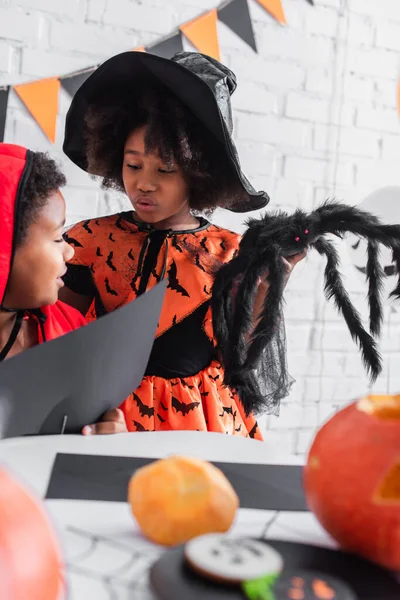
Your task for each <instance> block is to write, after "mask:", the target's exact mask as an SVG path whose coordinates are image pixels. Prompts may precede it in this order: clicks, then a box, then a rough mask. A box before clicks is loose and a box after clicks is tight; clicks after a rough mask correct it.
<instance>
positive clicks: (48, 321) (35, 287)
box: [0, 143, 126, 433]
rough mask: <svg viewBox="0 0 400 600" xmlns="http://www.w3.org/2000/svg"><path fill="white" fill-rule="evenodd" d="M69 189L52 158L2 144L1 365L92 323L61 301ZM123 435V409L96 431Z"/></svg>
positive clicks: (111, 413)
mask: <svg viewBox="0 0 400 600" xmlns="http://www.w3.org/2000/svg"><path fill="white" fill-rule="evenodd" d="M63 185H65V177H64V175H63V174H62V173H61V172H60V171H59V170H58V168H57V166H56V164H55V162H54V161H53V160H51V159H50V158H48V157H47V155H45V154H43V153H40V152H31V151H30V150H27V149H26V148H23V147H21V146H17V145H13V144H3V143H0V361H3V360H5V359H8V358H10V357H12V356H15V355H17V354H19V353H20V352H22V351H24V350H27V349H28V348H31V347H32V346H35V345H36V344H41V343H43V342H45V341H48V340H52V339H55V338H57V337H59V336H61V335H64V334H66V333H69V332H70V331H73V330H74V329H77V328H78V327H81V326H82V325H85V324H86V320H85V319H84V317H83V316H82V315H81V313H80V312H78V311H77V310H75V309H74V308H72V307H70V306H68V305H67V304H64V303H63V302H60V301H59V300H58V292H59V290H60V288H61V287H62V286H63V285H64V284H63V280H62V277H63V275H64V273H65V271H66V261H68V260H70V259H71V258H72V257H73V255H74V250H73V248H72V247H71V246H70V245H69V244H67V243H66V242H65V240H64V239H63V237H62V231H63V227H64V223H65V201H64V198H63V196H62V194H61V192H60V190H59V188H60V187H61V186H63ZM44 367H45V365H44ZM119 431H126V428H125V422H124V419H123V415H122V413H121V412H120V411H119V410H118V409H117V410H113V411H109V412H108V413H106V414H105V415H104V417H103V422H101V423H96V425H95V428H94V431H93V432H94V433H116V432H119Z"/></svg>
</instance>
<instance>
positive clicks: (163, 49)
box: [0, 0, 314, 143]
mask: <svg viewBox="0 0 400 600" xmlns="http://www.w3.org/2000/svg"><path fill="white" fill-rule="evenodd" d="M249 1H250V0H226V1H224V2H223V3H222V4H220V5H219V6H218V7H217V8H214V9H212V10H208V11H207V12H204V13H202V14H201V15H199V16H198V17H196V18H195V19H192V20H190V21H187V22H186V23H182V24H181V25H180V26H179V27H178V29H177V30H176V31H174V32H173V33H172V34H170V35H168V36H167V37H165V38H163V39H161V40H159V41H158V42H156V43H154V44H152V45H150V46H139V47H137V48H133V49H132V51H135V52H149V53H150V54H155V55H157V56H160V57H162V58H172V56H173V55H174V54H176V53H177V52H181V51H182V50H183V37H184V38H186V39H187V40H189V42H190V43H191V44H192V45H193V46H194V47H195V48H196V49H197V50H198V51H199V52H201V53H203V54H207V55H209V56H212V57H213V58H216V59H217V60H220V48H219V41H218V21H221V22H222V23H224V24H225V25H226V26H227V27H229V28H230V29H231V31H233V32H234V33H235V34H236V35H237V36H238V37H240V38H241V39H242V40H243V41H244V42H245V43H246V44H247V45H248V46H249V47H250V48H252V49H253V50H254V52H257V44H256V38H255V35H254V30H253V24H252V21H251V16H250V10H249V4H248V2H249ZM255 1H256V2H257V3H258V4H259V5H260V6H262V7H263V8H264V9H265V10H266V11H267V12H268V14H269V15H270V16H271V18H273V19H275V20H276V21H277V23H279V24H280V25H285V24H286V17H285V13H284V10H283V6H282V0H255ZM306 2H308V3H309V4H311V5H314V1H313V0H306ZM98 66H99V65H97V64H96V65H92V66H90V67H87V68H85V69H82V70H80V71H78V72H75V73H68V74H66V75H60V76H58V77H50V78H45V79H38V80H35V81H31V82H28V83H23V84H19V85H13V86H7V85H6V86H4V87H0V142H2V141H4V132H5V124H6V118H7V107H8V98H9V92H10V89H13V90H14V91H15V92H16V94H17V95H18V97H19V98H20V100H21V101H22V102H23V104H24V105H25V107H26V108H27V110H28V112H29V113H30V114H31V116H32V117H33V119H34V120H35V121H36V123H37V125H38V126H39V127H40V129H41V130H42V132H43V134H44V135H45V136H46V137H47V138H48V140H49V141H50V142H52V143H54V142H55V139H56V124H57V114H58V99H59V93H60V88H62V89H63V90H65V91H66V92H67V94H68V95H69V96H70V97H71V98H72V97H73V96H74V95H75V93H76V92H77V90H78V89H79V88H80V86H81V85H82V84H83V83H84V82H85V81H86V79H87V78H88V77H89V76H90V75H91V74H92V73H93V71H95V70H96V69H97V67H98Z"/></svg>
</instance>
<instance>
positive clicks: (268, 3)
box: [257, 0, 286, 23]
mask: <svg viewBox="0 0 400 600" xmlns="http://www.w3.org/2000/svg"><path fill="white" fill-rule="evenodd" d="M257 2H258V4H261V6H262V7H263V8H265V10H267V11H268V12H269V14H270V15H271V16H272V17H274V19H276V20H277V21H279V23H286V17H285V13H284V12H283V6H282V2H281V0H257Z"/></svg>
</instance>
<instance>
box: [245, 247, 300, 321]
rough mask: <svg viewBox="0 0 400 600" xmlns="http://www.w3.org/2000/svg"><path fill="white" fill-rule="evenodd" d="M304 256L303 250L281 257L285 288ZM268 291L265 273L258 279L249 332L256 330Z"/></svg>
mask: <svg viewBox="0 0 400 600" xmlns="http://www.w3.org/2000/svg"><path fill="white" fill-rule="evenodd" d="M306 254H307V250H304V251H303V252H300V253H299V254H294V255H293V256H290V257H288V258H283V257H282V260H283V263H284V265H285V267H286V274H285V286H286V284H287V282H288V281H289V277H290V275H291V274H292V271H293V269H294V267H295V266H296V265H297V263H298V262H300V261H301V260H303V258H304V257H305V256H306ZM268 290H269V281H268V273H266V275H265V276H264V277H262V278H260V281H259V284H258V290H257V293H256V297H255V299H254V305H253V326H252V328H251V332H253V331H254V329H255V328H256V326H257V324H258V322H259V320H260V314H261V312H262V310H263V308H264V303H265V300H266V297H267V295H268ZM251 332H250V333H251Z"/></svg>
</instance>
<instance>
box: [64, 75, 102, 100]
mask: <svg viewBox="0 0 400 600" xmlns="http://www.w3.org/2000/svg"><path fill="white" fill-rule="evenodd" d="M96 68H97V67H90V68H89V69H85V71H79V72H78V73H71V74H70V75H65V76H64V77H60V81H61V85H62V87H63V88H64V90H65V91H66V92H68V94H69V95H70V96H71V98H73V97H74V96H75V94H76V92H77V91H78V90H79V88H80V87H81V85H82V84H83V83H85V81H86V79H87V78H88V77H89V76H90V75H91V74H92V73H93V72H94V71H95V70H96Z"/></svg>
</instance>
